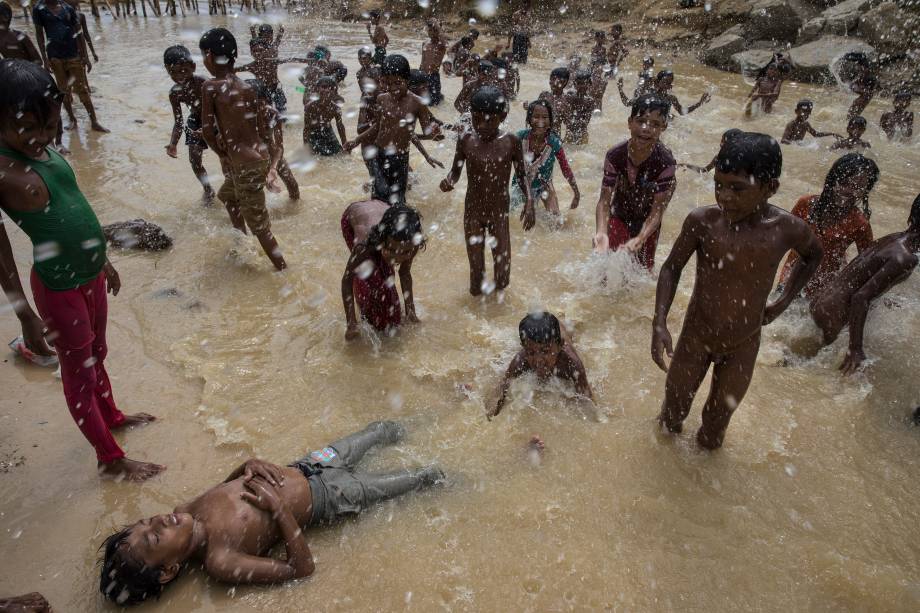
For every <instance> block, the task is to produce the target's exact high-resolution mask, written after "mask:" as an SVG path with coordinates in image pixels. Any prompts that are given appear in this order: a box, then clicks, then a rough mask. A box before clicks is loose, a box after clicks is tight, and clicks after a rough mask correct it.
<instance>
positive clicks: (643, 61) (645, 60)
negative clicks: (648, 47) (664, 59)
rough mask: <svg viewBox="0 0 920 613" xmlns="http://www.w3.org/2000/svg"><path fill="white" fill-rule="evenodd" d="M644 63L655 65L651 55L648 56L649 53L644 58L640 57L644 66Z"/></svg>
mask: <svg viewBox="0 0 920 613" xmlns="http://www.w3.org/2000/svg"><path fill="white" fill-rule="evenodd" d="M645 64H650V65H652V66H654V65H655V58H653V57H652V56H650V55H646V56H645V57H644V58H642V65H643V66H644V65H645Z"/></svg>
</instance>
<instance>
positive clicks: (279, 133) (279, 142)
mask: <svg viewBox="0 0 920 613" xmlns="http://www.w3.org/2000/svg"><path fill="white" fill-rule="evenodd" d="M246 83H247V85H249V86H250V87H252V88H253V89H255V90H256V93H257V94H258V95H259V98H260V99H261V100H262V102H263V104H262V105H261V107H260V108H261V109H262V111H263V112H264V113H265V123H266V125H267V126H268V132H269V138H271V139H272V140H273V141H274V142H272V143H270V142H269V141H267V140H266V141H265V144H266V145H270V146H272V147H277V149H278V151H280V152H281V153H280V154H279V158H278V166H277V171H278V178H279V179H281V182H282V183H284V187H285V188H286V189H287V193H288V197H289V198H290V199H291V200H300V186H299V185H297V179H296V178H294V173H293V172H291V167H290V166H288V163H287V160H285V159H284V119H283V118H282V117H281V113H279V112H278V110H277V109H276V108H275V107H274V106H272V98H271V92H269V91H268V89H266V88H265V86H264V85H263V84H262V82H261V81H259V80H258V79H247V80H246Z"/></svg>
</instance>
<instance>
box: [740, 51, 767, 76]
mask: <svg viewBox="0 0 920 613" xmlns="http://www.w3.org/2000/svg"><path fill="white" fill-rule="evenodd" d="M771 59H773V51H772V50H770V49H748V50H747V51H742V52H740V53H736V54H734V55H733V56H732V65H731V67H730V69H731V70H733V71H735V72H740V73H743V74H749V75H753V74H754V73H756V72H757V71H758V70H760V69H761V68H763V67H764V66H766V65H767V62H769V61H770V60H771Z"/></svg>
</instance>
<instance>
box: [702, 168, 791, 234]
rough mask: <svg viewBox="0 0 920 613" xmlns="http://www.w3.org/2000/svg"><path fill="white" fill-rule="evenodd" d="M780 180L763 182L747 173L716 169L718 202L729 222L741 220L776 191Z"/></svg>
mask: <svg viewBox="0 0 920 613" xmlns="http://www.w3.org/2000/svg"><path fill="white" fill-rule="evenodd" d="M777 188H779V181H776V180H772V181H770V182H768V183H761V182H760V181H757V180H756V179H755V178H754V177H752V176H750V175H748V174H747V173H743V172H742V173H728V172H722V171H720V170H718V169H716V172H715V195H716V204H718V205H719V208H720V209H722V213H724V214H725V217H726V218H727V219H728V221H729V222H731V223H735V222H738V221H741V220H742V219H744V218H745V217H747V216H748V215H750V214H751V213H753V212H754V211H756V210H757V209H758V208H759V207H761V206H763V204H764V203H765V202H766V201H767V200H768V199H769V198H770V196H772V195H773V194H775V193H776V190H777Z"/></svg>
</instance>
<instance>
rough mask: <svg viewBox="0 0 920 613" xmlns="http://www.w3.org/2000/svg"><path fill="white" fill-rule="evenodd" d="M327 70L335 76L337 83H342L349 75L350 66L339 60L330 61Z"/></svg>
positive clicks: (330, 74)
mask: <svg viewBox="0 0 920 613" xmlns="http://www.w3.org/2000/svg"><path fill="white" fill-rule="evenodd" d="M326 71H327V72H326V74H328V75H329V76H331V77H333V78H334V79H335V80H336V82H337V83H341V82H342V81H344V80H345V77H347V76H348V67H347V66H345V64H343V63H342V62H340V61H338V60H332V61H331V62H329V67H328V68H327V69H326Z"/></svg>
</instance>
